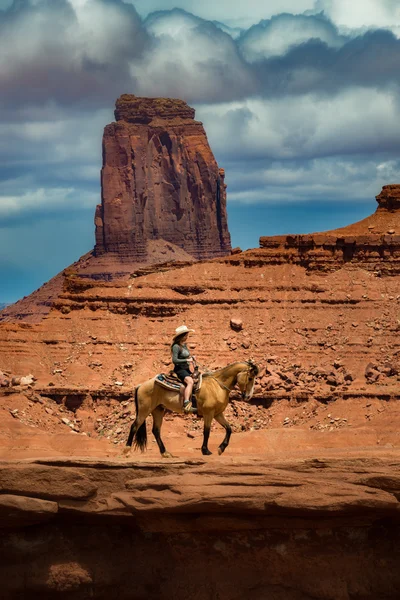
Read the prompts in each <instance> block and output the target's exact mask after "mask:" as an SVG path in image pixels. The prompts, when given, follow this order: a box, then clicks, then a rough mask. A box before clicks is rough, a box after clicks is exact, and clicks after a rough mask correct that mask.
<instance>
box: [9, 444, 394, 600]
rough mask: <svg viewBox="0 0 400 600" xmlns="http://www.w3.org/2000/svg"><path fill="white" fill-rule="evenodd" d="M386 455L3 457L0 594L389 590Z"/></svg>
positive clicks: (364, 593) (180, 595) (390, 470)
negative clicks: (124, 459) (161, 458)
mask: <svg viewBox="0 0 400 600" xmlns="http://www.w3.org/2000/svg"><path fill="white" fill-rule="evenodd" d="M399 466H400V465H399V460H398V458H396V457H393V456H387V457H385V456H382V457H375V458H373V457H360V458H357V459H354V458H353V459H351V460H349V459H340V458H334V459H329V458H319V459H314V460H313V459H311V460H299V459H297V460H290V461H287V460H285V461H281V462H279V461H278V462H274V463H273V464H270V461H268V463H266V461H259V460H252V459H242V460H235V461H227V460H224V461H223V462H221V461H219V460H217V461H209V460H208V461H204V460H198V461H190V460H189V461H183V460H181V461H179V460H172V461H164V462H163V463H160V462H159V461H154V460H153V461H152V462H151V463H150V462H145V461H136V462H126V463H125V464H124V463H122V462H121V461H116V460H114V461H112V460H109V461H106V460H102V461H101V460H93V459H92V460H90V459H87V460H79V459H70V460H68V459H56V460H51V459H47V460H46V459H44V460H43V459H42V460H36V461H13V462H11V463H8V464H7V463H3V464H0V479H1V482H2V483H1V489H2V494H0V528H1V540H0V578H1V581H2V598H5V599H6V600H14V599H15V600H17V598H28V597H29V598H30V599H32V600H34V599H36V598H38V599H39V598H56V597H59V596H60V597H62V598H68V599H69V600H75V599H78V598H80V599H82V598H91V597H94V598H107V597H118V598H121V599H122V600H124V599H128V598H137V599H139V598H160V600H167V599H170V598H176V600H181V599H185V600H195V599H198V598H207V599H208V598H209V599H211V598H229V599H231V600H241V599H242V598H250V599H252V600H260V599H264V598H274V599H276V600H283V599H285V600H311V599H317V598H320V599H321V600H322V599H324V600H350V599H355V598H363V599H364V600H376V599H377V598H382V599H383V598H385V599H387V600H390V599H393V600H394V599H395V598H397V597H398V590H399V586H400V573H399V569H398V564H399V559H400V551H399V541H400V527H399V516H398V515H399V494H400V479H399V477H398V476H397V475H396V473H398V470H397V469H398V468H399ZM40 478H42V484H41V483H40ZM77 482H78V483H77ZM188 563H189V564H190V568H183V565H184V564H188Z"/></svg>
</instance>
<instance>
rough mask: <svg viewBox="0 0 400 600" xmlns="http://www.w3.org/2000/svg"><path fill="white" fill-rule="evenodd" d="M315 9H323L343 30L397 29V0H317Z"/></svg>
mask: <svg viewBox="0 0 400 600" xmlns="http://www.w3.org/2000/svg"><path fill="white" fill-rule="evenodd" d="M315 10H317V11H319V10H323V11H324V13H325V14H326V15H327V16H329V17H330V18H331V19H332V21H333V22H334V23H336V25H338V26H339V27H340V28H342V30H343V31H348V30H351V29H365V28H368V29H369V28H374V29H377V28H379V27H382V28H387V29H392V30H394V31H398V28H399V26H400V4H399V2H398V0H317V1H316V3H315Z"/></svg>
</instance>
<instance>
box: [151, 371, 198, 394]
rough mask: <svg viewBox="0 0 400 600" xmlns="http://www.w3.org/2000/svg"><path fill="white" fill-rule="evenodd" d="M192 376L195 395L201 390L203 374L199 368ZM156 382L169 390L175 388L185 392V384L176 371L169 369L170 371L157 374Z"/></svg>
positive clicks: (175, 390)
mask: <svg viewBox="0 0 400 600" xmlns="http://www.w3.org/2000/svg"><path fill="white" fill-rule="evenodd" d="M192 377H193V381H194V385H193V396H195V395H196V394H197V393H198V392H199V391H200V388H201V384H202V381H203V375H202V374H201V373H200V372H199V370H198V369H195V371H194V373H193V374H192ZM155 383H157V384H158V385H161V387H163V388H165V389H167V390H173V391H174V392H183V390H184V389H185V384H184V383H182V382H181V380H180V379H178V377H177V376H176V373H175V372H174V371H169V373H159V375H157V376H156V379H155Z"/></svg>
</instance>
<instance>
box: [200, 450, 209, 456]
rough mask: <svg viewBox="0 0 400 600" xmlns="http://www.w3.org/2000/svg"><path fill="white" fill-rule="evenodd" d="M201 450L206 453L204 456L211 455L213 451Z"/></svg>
mask: <svg viewBox="0 0 400 600" xmlns="http://www.w3.org/2000/svg"><path fill="white" fill-rule="evenodd" d="M201 452H202V454H204V456H210V454H212V452H210V450H202V451H201Z"/></svg>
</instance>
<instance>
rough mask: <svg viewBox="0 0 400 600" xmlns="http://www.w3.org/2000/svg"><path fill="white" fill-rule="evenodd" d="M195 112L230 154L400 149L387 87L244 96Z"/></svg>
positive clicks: (395, 105) (290, 155) (399, 114)
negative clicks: (322, 93) (324, 93)
mask: <svg viewBox="0 0 400 600" xmlns="http://www.w3.org/2000/svg"><path fill="white" fill-rule="evenodd" d="M197 116H198V118H201V119H202V120H203V121H204V123H205V125H206V128H207V131H208V132H209V139H210V140H211V143H212V146H213V148H214V149H217V151H218V153H219V154H220V155H226V156H229V157H232V156H235V155H238V156H243V158H248V159H250V158H253V159H257V158H259V157H265V158H266V159H267V158H269V159H294V158H299V159H300V158H301V159H307V158H316V157H320V156H329V155H331V156H335V155H341V154H343V155H351V154H359V153H361V154H365V155H368V154H370V153H377V152H385V151H386V152H390V151H394V150H395V151H398V150H399V149H400V142H399V140H400V107H399V102H398V98H397V95H396V94H395V93H394V92H393V93H391V92H389V91H387V90H384V91H378V90H375V89H369V88H365V89H363V88H352V89H346V90H344V91H343V92H341V93H340V94H337V95H335V96H333V97H328V96H318V95H315V94H304V95H302V96H297V97H290V96H286V97H284V98H272V99H248V100H245V101H243V102H234V103H228V104H219V105H214V106H200V107H199V108H198V112H197Z"/></svg>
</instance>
